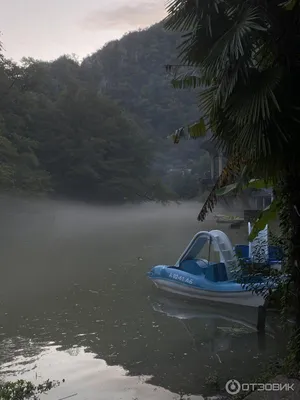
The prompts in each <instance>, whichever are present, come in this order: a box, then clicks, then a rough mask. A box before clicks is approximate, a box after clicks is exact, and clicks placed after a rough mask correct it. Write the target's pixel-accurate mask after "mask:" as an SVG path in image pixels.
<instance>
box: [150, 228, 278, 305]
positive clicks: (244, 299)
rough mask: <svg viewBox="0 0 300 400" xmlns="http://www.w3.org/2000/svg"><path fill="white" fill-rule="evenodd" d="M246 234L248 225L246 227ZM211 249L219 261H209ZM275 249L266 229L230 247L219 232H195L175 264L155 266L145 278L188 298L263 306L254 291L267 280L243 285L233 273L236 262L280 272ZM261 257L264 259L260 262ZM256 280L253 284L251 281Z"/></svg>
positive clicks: (258, 295) (260, 298) (259, 297)
mask: <svg viewBox="0 0 300 400" xmlns="http://www.w3.org/2000/svg"><path fill="white" fill-rule="evenodd" d="M248 229H249V232H250V231H251V226H250V224H249V228H248ZM207 244H208V246H209V254H208V259H204V258H200V254H201V251H202V250H203V248H204V246H206V245H207ZM211 249H212V250H214V252H215V253H217V254H218V256H219V257H218V258H219V261H217V262H213V261H210V252H211ZM276 251H277V248H275V247H274V246H269V245H268V227H266V228H265V229H264V230H263V231H261V232H260V233H259V234H258V236H257V238H256V239H255V240H254V241H253V242H252V243H249V244H248V245H237V246H236V247H235V248H234V247H233V246H232V244H231V242H230V240H229V238H228V236H227V235H226V234H225V233H224V232H222V231H220V230H212V231H209V232H208V231H201V232H198V233H197V234H196V235H195V236H194V237H193V239H192V240H191V242H190V243H189V245H188V246H187V248H186V249H185V250H184V252H183V253H182V254H181V256H180V257H179V259H178V260H177V262H176V263H175V264H174V265H156V266H155V267H153V268H152V269H151V271H150V272H148V277H149V278H150V279H151V280H152V281H153V282H154V284H155V285H156V286H157V287H158V288H160V289H163V290H166V291H169V292H172V293H176V294H179V295H184V296H188V297H191V298H198V299H206V300H213V301H218V302H224V303H234V304H240V305H247V306H259V305H263V303H264V298H263V296H262V294H259V293H257V294H256V293H255V292H254V291H253V289H254V288H255V289H258V291H259V289H260V288H262V287H265V285H266V282H267V281H268V287H270V278H265V277H263V276H256V277H255V278H254V277H249V278H248V279H249V283H250V280H251V288H250V287H249V286H247V283H248V282H247V277H243V284H242V283H240V282H238V280H237V275H236V271H237V269H238V266H239V265H240V263H239V260H241V259H242V260H243V261H244V262H246V263H248V262H255V263H261V264H264V265H266V264H269V265H270V266H272V267H273V268H277V269H280V260H278V258H277V257H276V256H275V255H276ZM262 258H263V259H262ZM276 258H277V259H276ZM254 279H255V281H254Z"/></svg>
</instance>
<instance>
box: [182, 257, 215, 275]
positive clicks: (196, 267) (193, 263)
mask: <svg viewBox="0 0 300 400" xmlns="http://www.w3.org/2000/svg"><path fill="white" fill-rule="evenodd" d="M207 267H208V263H207V261H204V260H201V259H200V260H184V261H182V263H181V264H180V269H181V270H183V271H185V272H187V273H189V274H192V275H203V274H204V268H207Z"/></svg>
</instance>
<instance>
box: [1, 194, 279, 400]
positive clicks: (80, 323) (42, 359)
mask: <svg viewBox="0 0 300 400" xmlns="http://www.w3.org/2000/svg"><path fill="white" fill-rule="evenodd" d="M200 208H201V204H199V203H185V204H181V205H177V204H172V205H168V206H163V205H160V204H142V205H127V206H122V207H116V206H114V207H97V206H89V205H85V204H76V203H68V202H55V201H42V200H20V199H15V198H8V197H3V198H1V199H0V212H1V221H2V224H1V227H0V234H1V241H0V246H1V251H0V268H1V280H0V338H1V343H0V363H1V364H2V367H1V368H0V374H1V373H2V375H3V376H4V377H6V378H7V379H8V378H10V379H17V378H25V379H32V380H34V381H41V380H43V379H48V378H49V379H66V382H65V383H64V384H62V385H61V386H60V387H59V388H57V389H54V390H53V391H51V392H50V393H49V394H48V395H47V398H48V399H50V400H52V399H53V400H54V399H58V398H63V397H64V396H70V395H72V394H74V398H75V399H76V398H77V399H80V400H81V399H82V400H84V399H89V400H94V399H95V400H96V399H108V398H109V399H125V400H132V399H137V398H138V399H143V400H148V399H152V398H153V399H154V398H160V399H162V400H165V399H166V400H168V399H170V400H171V399H174V398H179V397H178V396H179V393H184V394H190V393H191V394H193V395H194V396H195V397H192V399H193V398H195V399H196V398H197V399H200V398H202V397H201V395H207V394H214V393H215V392H216V388H209V387H208V386H207V377H208V376H209V375H211V374H212V373H217V374H218V376H219V377H220V382H221V384H224V383H225V382H226V380H227V379H229V378H237V379H238V378H240V379H242V378H244V377H245V376H251V375H253V374H255V373H257V369H258V367H259V365H260V363H262V362H263V361H265V360H267V359H268V358H269V357H271V356H274V355H276V354H277V352H278V351H280V349H282V338H281V337H280V335H279V336H278V333H277V328H276V323H273V321H271V320H270V325H269V326H268V334H267V336H266V338H265V340H263V341H261V340H259V339H258V337H257V334H256V331H255V317H256V316H255V313H253V311H250V310H247V311H246V310H245V309H241V308H239V307H234V308H232V307H231V308H228V307H225V308H224V307H223V308H222V307H221V308H220V307H215V306H212V305H207V304H199V302H198V303H197V304H196V303H193V304H189V303H186V302H184V301H181V300H179V299H178V298H173V297H168V296H166V295H165V294H164V293H162V292H158V291H157V290H156V289H155V288H154V287H153V285H152V283H151V281H149V280H148V279H147V276H146V273H147V271H149V269H150V268H151V267H152V266H153V265H155V264H159V263H166V264H172V263H174V262H175V261H176V259H177V258H178V256H179V255H180V253H181V252H182V251H183V249H184V247H185V246H186V245H187V243H188V242H189V240H190V239H191V237H192V235H193V234H194V233H196V232H197V231H198V230H210V229H220V226H219V225H217V224H216V222H215V220H214V219H213V216H210V217H208V219H207V220H206V221H205V222H204V223H199V222H197V213H198V212H199V210H200ZM221 211H222V210H221ZM218 212H220V210H218ZM224 228H225V229H224ZM221 229H222V230H226V229H227V233H228V234H229V236H230V238H231V240H232V242H233V243H236V242H239V243H242V242H245V240H246V230H245V229H244V228H243V229H241V230H230V229H229V230H228V228H226V226H225V227H224V226H223V225H222V226H221ZM75 393H76V396H77V397H75Z"/></svg>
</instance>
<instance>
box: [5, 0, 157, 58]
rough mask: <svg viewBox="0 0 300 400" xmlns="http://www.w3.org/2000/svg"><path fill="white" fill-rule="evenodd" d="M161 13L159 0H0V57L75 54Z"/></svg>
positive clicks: (91, 49) (81, 54) (149, 21)
mask: <svg viewBox="0 0 300 400" xmlns="http://www.w3.org/2000/svg"><path fill="white" fill-rule="evenodd" d="M164 15H165V11H164V0H131V1H128V0H127V1H126V0H0V31H1V32H2V36H1V41H2V42H3V45H4V49H5V56H6V57H9V58H13V59H14V60H20V59H21V58H22V57H23V56H26V57H27V56H31V57H34V58H38V59H43V60H52V59H54V58H57V57H59V56H60V55H62V54H72V53H75V54H77V55H78V56H79V57H80V58H81V57H84V56H86V55H87V54H90V53H92V52H94V51H95V50H98V49H99V48H101V47H102V46H103V45H104V44H105V43H107V42H108V41H110V40H113V39H117V38H120V37H121V36H122V35H123V34H124V33H126V32H128V31H131V30H136V29H138V28H144V27H147V26H149V25H151V24H153V23H155V22H158V21H160V20H161V19H162V18H163V17H164Z"/></svg>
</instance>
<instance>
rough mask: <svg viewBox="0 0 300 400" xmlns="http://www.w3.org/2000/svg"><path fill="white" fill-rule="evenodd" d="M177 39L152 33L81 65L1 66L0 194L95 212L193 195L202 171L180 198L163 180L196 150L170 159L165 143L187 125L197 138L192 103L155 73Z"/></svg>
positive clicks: (194, 158) (172, 150)
mask: <svg viewBox="0 0 300 400" xmlns="http://www.w3.org/2000/svg"><path fill="white" fill-rule="evenodd" d="M178 38H179V37H178V35H177V34H173V33H168V32H165V31H164V29H163V26H162V24H157V25H154V26H153V27H151V28H150V29H148V30H145V31H139V32H133V33H130V34H128V35H126V36H124V37H123V38H122V39H121V40H118V41H114V42H111V43H109V44H107V45H106V46H105V47H104V48H103V49H101V50H99V51H98V52H96V53H95V54H93V55H91V56H90V57H87V58H86V59H85V60H83V62H82V63H81V64H80V63H79V62H78V61H77V60H76V59H75V58H74V57H68V56H63V57H60V58H59V59H57V60H55V61H54V62H44V61H38V60H34V59H32V58H24V59H23V60H22V63H21V64H16V63H14V62H13V61H11V60H7V59H4V58H3V59H2V60H1V63H0V110H1V111H0V133H1V138H0V189H1V190H7V191H8V190H9V191H14V192H24V191H25V192H30V193H34V194H37V193H45V194H51V195H52V196H63V197H72V198H76V199H82V200H88V201H102V202H105V201H117V202H120V201H125V200H129V201H142V200H143V199H144V200H147V199H150V198H151V199H160V200H165V199H167V198H169V199H173V198H174V197H175V198H182V196H183V197H185V198H187V197H188V198H190V196H191V193H192V192H193V193H194V194H198V192H199V189H200V185H199V179H198V178H200V177H201V176H202V175H203V174H204V173H205V172H207V171H208V170H209V163H208V162H206V163H205V164H203V163H202V167H203V169H202V170H200V171H198V172H199V174H198V175H199V176H198V177H197V179H198V180H197V179H196V178H195V176H196V175H195V174H194V175H193V177H194V178H195V179H194V180H193V184H194V185H195V188H194V189H193V190H189V192H190V194H187V195H186V196H184V195H183V190H184V189H183V186H182V185H178V184H177V181H178V179H176V174H175V175H174V176H173V178H172V179H170V175H172V173H171V174H170V171H179V174H180V173H182V174H186V171H187V170H188V169H191V168H194V167H195V166H196V165H199V163H198V161H199V157H200V156H201V153H200V152H199V148H200V144H201V143H194V142H193V141H186V142H185V143H183V144H182V146H181V148H180V149H179V148H176V147H175V146H170V144H169V142H168V140H166V138H167V136H168V135H169V134H170V133H171V132H173V131H174V129H175V127H178V126H181V125H182V124H183V122H184V121H187V120H189V121H198V122H193V123H192V124H190V126H189V127H188V130H189V137H190V138H196V137H198V136H199V135H203V134H204V121H202V120H201V119H199V118H197V117H198V112H197V107H196V98H193V97H192V96H191V94H190V93H188V92H187V93H184V92H179V91H178V92H174V90H173V89H172V86H171V84H170V82H169V80H168V76H167V74H166V71H165V64H166V63H168V62H173V61H175V59H176V58H175V49H176V45H177V42H178ZM145 49H147V51H145ZM26 146H27V147H26ZM186 176H187V175H186ZM162 181H164V182H167V181H168V184H169V185H171V186H168V187H166V186H164V185H163V183H162ZM154 182H155V183H154ZM175 182H176V183H175ZM173 183H174V185H175V186H176V188H175V186H174V187H172V185H173ZM188 186H190V187H191V186H192V180H191V179H190V184H188ZM191 189H192V187H191ZM177 190H179V192H180V193H177ZM194 194H193V195H194Z"/></svg>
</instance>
